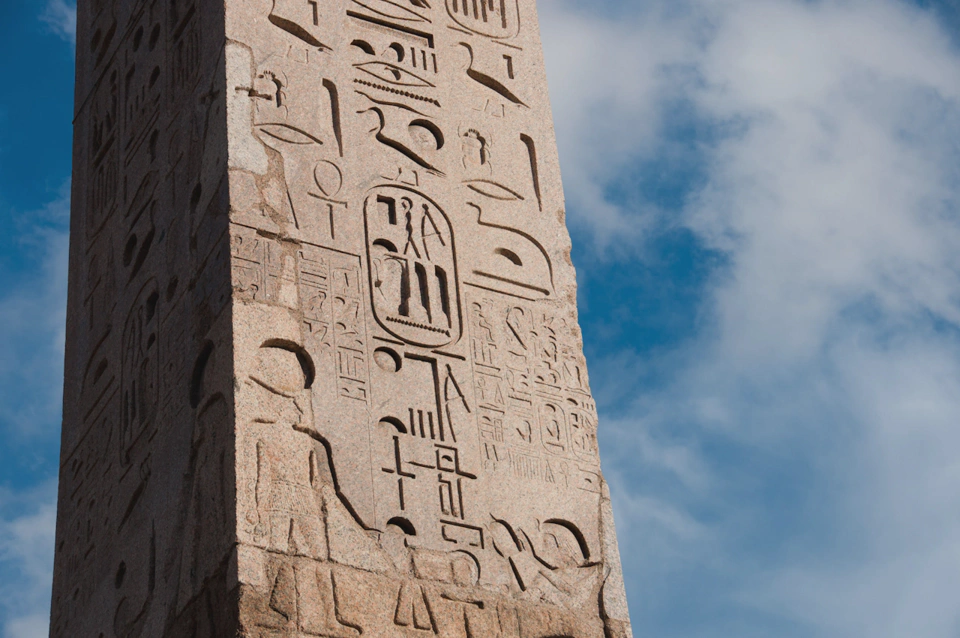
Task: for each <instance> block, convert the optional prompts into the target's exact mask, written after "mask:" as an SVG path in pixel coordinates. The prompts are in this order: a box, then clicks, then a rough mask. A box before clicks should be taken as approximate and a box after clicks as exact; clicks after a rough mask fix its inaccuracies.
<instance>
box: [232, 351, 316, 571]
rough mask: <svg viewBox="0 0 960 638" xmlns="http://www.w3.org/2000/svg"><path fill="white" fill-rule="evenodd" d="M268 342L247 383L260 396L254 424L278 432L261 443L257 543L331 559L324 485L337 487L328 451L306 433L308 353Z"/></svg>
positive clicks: (310, 375)
mask: <svg viewBox="0 0 960 638" xmlns="http://www.w3.org/2000/svg"><path fill="white" fill-rule="evenodd" d="M270 343H271V342H267V344H266V345H264V346H263V347H261V348H260V351H259V352H258V354H257V358H256V364H255V368H254V370H253V371H252V372H251V374H250V375H249V377H248V379H247V380H246V382H245V385H246V386H247V388H248V390H249V391H250V392H251V394H252V395H253V396H254V397H255V399H254V401H253V402H252V403H251V405H254V406H256V409H257V413H256V414H254V415H253V422H254V423H260V424H270V425H273V426H275V427H276V431H275V432H274V433H272V434H271V436H264V437H262V438H261V439H260V440H259V441H258V442H257V448H256V451H257V482H256V495H255V496H256V512H255V513H251V516H250V518H251V519H252V520H250V522H251V523H254V525H255V526H254V538H255V539H257V540H258V541H259V542H260V543H262V544H263V546H264V547H265V548H267V549H269V550H272V551H277V552H281V553H284V554H289V555H298V556H307V557H311V558H316V559H321V560H323V559H326V558H327V546H326V536H325V533H324V525H323V496H322V494H321V483H322V481H323V480H327V481H329V482H332V479H331V478H330V475H329V470H328V466H327V455H326V450H325V448H324V447H323V446H322V445H321V444H320V443H319V442H317V441H315V440H314V439H313V438H311V437H310V435H308V434H306V433H305V430H306V429H307V425H306V424H308V423H310V419H311V416H310V402H309V399H308V398H306V396H305V390H306V389H309V387H310V386H311V385H312V383H313V371H312V368H311V367H310V366H309V365H308V364H307V363H305V361H306V360H307V359H306V357H307V355H306V353H305V352H303V351H302V350H298V349H297V348H296V347H295V346H291V345H287V344H274V345H270Z"/></svg>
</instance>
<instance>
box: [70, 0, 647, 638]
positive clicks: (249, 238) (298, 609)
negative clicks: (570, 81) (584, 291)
mask: <svg viewBox="0 0 960 638" xmlns="http://www.w3.org/2000/svg"><path fill="white" fill-rule="evenodd" d="M78 12H79V18H78V24H79V28H78V58H77V69H78V82H77V87H78V88H77V104H78V108H77V123H76V144H75V148H76V150H75V159H74V164H75V177H74V197H73V205H74V211H73V212H74V214H73V219H72V224H73V225H72V229H71V233H72V235H71V236H72V243H71V273H70V301H69V322H68V323H69V325H68V333H67V366H66V380H65V409H64V429H63V449H62V470H61V484H60V505H59V513H58V530H57V554H56V574H55V579H54V599H53V612H52V624H51V635H53V636H63V637H67V636H105V637H106V636H117V637H132V636H250V637H261V636H262V637H268V636H269V637H278V636H285V637H286V636H296V637H304V636H325V637H332V638H347V637H354V636H361V635H364V636H385V637H386V636H431V635H434V636H444V637H450V638H550V637H565V638H581V637H582V638H593V637H597V638H599V637H601V636H607V637H613V636H616V637H623V636H629V635H630V625H629V617H628V614H627V606H626V599H625V595H624V592H623V578H622V572H621V569H620V562H619V555H618V553H617V543H616V534H615V531H614V528H613V518H612V510H611V508H610V501H609V494H608V491H607V488H606V485H605V483H604V481H603V478H602V475H601V472H600V461H599V457H598V449H597V438H596V431H597V416H596V408H595V404H594V402H593V399H592V398H591V395H590V390H589V385H588V381H587V371H586V365H585V362H584V359H583V355H582V348H581V343H580V334H579V328H578V325H577V318H576V307H575V298H576V296H575V281H574V270H573V266H572V264H571V263H570V259H569V248H570V247H569V238H568V235H567V231H566V228H565V226H564V220H563V197H562V191H561V184H560V174H559V168H558V161H557V155H556V148H555V142H554V133H553V128H552V124H551V119H550V109H549V104H548V101H547V91H546V81H545V77H544V71H543V61H542V56H541V48H540V43H539V35H538V32H537V16H536V6H535V3H534V0H315V1H314V0H226V2H225V3H223V4H222V5H219V4H218V3H206V2H201V1H200V0H153V1H150V0H139V1H134V0H129V1H120V0H88V1H87V2H81V3H80V6H79V9H78Z"/></svg>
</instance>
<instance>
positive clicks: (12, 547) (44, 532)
mask: <svg viewBox="0 0 960 638" xmlns="http://www.w3.org/2000/svg"><path fill="white" fill-rule="evenodd" d="M55 527H56V484H55V483H54V482H50V483H48V484H44V485H42V486H40V487H37V488H33V489H30V490H25V491H23V492H9V491H8V492H5V493H3V494H0V575H2V578H0V600H2V603H0V610H2V612H3V616H4V621H3V636H4V638H46V636H47V633H48V625H49V617H50V587H51V576H52V574H53V543H54V533H55Z"/></svg>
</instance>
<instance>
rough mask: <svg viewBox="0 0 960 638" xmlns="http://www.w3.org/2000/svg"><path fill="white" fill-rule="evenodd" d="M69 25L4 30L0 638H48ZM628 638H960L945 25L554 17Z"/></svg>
mask: <svg viewBox="0 0 960 638" xmlns="http://www.w3.org/2000/svg"><path fill="white" fill-rule="evenodd" d="M72 11H73V5H72V4H70V2H69V0H2V1H0V59H3V60H4V61H5V62H6V68H7V69H8V71H7V73H6V81H5V82H3V83H2V85H0V86H2V88H0V220H2V224H3V228H4V230H5V232H3V233H0V327H2V330H0V437H2V440H3V445H2V446H0V633H2V636H3V637H4V638H38V637H40V636H45V635H46V633H45V632H46V614H47V605H48V600H49V593H48V589H49V584H50V572H51V568H52V564H51V563H52V561H51V556H52V549H53V524H54V512H55V500H54V499H55V482H56V475H57V456H58V434H59V432H58V428H59V414H60V409H59V401H60V385H61V378H62V376H61V375H62V361H61V358H62V345H63V344H62V341H63V321H64V310H63V307H64V300H65V292H66V285H65V282H66V247H67V237H66V228H67V221H68V216H69V201H68V199H67V197H68V196H67V192H68V191H67V187H68V185H69V179H70V143H71V140H70V119H71V113H72V74H73V53H72V49H73V42H72V38H73V12H72ZM540 13H541V23H542V24H541V26H542V31H543V37H544V42H545V49H546V56H547V65H548V73H549V77H550V88H551V96H552V100H553V104H554V111H555V119H556V125H557V134H558V140H559V144H560V152H561V158H562V162H563V169H564V180H565V188H566V195H567V200H568V222H569V224H570V228H571V232H572V234H573V241H574V259H575V262H576V265H577V268H578V276H579V282H580V286H581V288H580V298H579V303H580V310H581V322H582V324H583V330H584V340H585V348H586V350H587V354H588V357H589V361H590V365H591V384H592V387H593V390H594V393H595V394H596V396H597V399H598V403H599V407H600V411H601V431H600V436H601V446H602V448H603V457H604V464H605V472H606V474H607V478H608V480H609V481H610V482H611V484H612V489H613V493H614V499H615V508H616V515H617V522H618V528H619V534H620V539H621V540H620V542H621V552H622V556H623V561H624V568H625V573H626V578H627V590H628V595H629V598H630V603H631V613H632V617H633V622H634V628H635V632H636V634H637V635H638V636H647V635H656V636H658V637H661V638H712V637H717V638H720V637H724V638H725V637H729V636H738V638H752V637H760V636H778V637H782V638H790V637H793V636H803V637H825V638H846V637H850V636H871V638H885V637H890V638H893V637H903V636H911V637H914V636H916V637H924V638H956V636H957V635H960V598H958V596H957V583H958V582H960V577H958V574H960V506H958V503H960V425H958V424H960V214H958V213H960V211H958V206H960V142H958V140H960V38H958V37H957V36H958V33H960V31H958V24H960V21H958V18H960V5H958V4H957V3H956V2H946V1H934V0H928V1H926V2H914V3H910V2H907V1H906V0H816V1H815V0H806V1H805V0H590V2H586V1H585V0H578V1H574V0H541V1H540Z"/></svg>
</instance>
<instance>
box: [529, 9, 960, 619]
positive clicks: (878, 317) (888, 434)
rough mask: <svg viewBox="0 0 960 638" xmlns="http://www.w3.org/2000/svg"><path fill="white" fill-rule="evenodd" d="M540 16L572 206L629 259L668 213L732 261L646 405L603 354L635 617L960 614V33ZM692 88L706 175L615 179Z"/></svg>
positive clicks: (904, 26) (902, 26)
mask: <svg viewBox="0 0 960 638" xmlns="http://www.w3.org/2000/svg"><path fill="white" fill-rule="evenodd" d="M678 6H681V7H682V8H683V9H685V10H678V9H677V7H678ZM541 14H542V15H543V32H544V38H545V41H546V43H547V55H548V64H549V68H550V70H551V77H550V79H551V89H552V91H553V96H554V103H555V105H556V111H557V119H558V126H557V128H558V135H559V137H560V148H561V152H562V153H563V154H564V161H565V166H564V169H565V175H564V176H565V180H566V186H567V191H568V198H569V201H570V204H571V208H572V210H571V215H570V216H571V218H573V219H574V220H575V223H577V224H578V225H579V228H581V229H589V230H590V232H592V233H593V236H594V238H595V240H596V242H597V246H598V247H599V248H601V249H603V250H605V251H607V253H608V254H610V253H612V254H614V255H617V258H618V259H629V258H630V257H629V255H630V253H629V251H630V250H636V246H641V247H644V248H646V249H652V250H655V249H656V244H655V243H654V244H653V245H652V247H651V245H650V244H649V243H645V241H646V240H647V235H645V233H644V231H645V230H647V229H651V228H657V227H662V226H663V225H666V224H680V225H683V226H685V227H686V228H688V229H690V230H691V231H693V232H694V233H695V235H696V237H697V238H698V240H699V242H700V243H701V245H703V246H705V247H706V248H709V249H711V250H713V251H716V252H719V253H721V254H722V255H723V256H724V258H725V266H723V267H721V268H719V269H718V270H717V271H716V272H715V273H714V277H713V278H712V279H711V280H710V282H709V283H708V285H707V287H706V289H705V290H704V297H705V306H704V307H705V310H704V311H703V316H702V318H701V321H700V322H699V324H698V330H699V332H698V333H697V334H696V335H694V337H693V339H692V341H690V342H685V345H683V346H680V347H678V348H677V349H675V350H674V351H671V352H667V353H654V354H652V355H650V356H651V360H649V361H644V362H642V365H644V366H646V367H648V368H652V369H656V370H664V371H665V378H666V379H669V380H665V381H664V382H663V383H662V384H661V385H659V386H656V387H646V386H644V388H642V390H643V392H644V393H643V394H642V395H641V396H640V397H639V398H636V399H629V403H627V401H628V397H629V396H630V394H629V392H630V390H629V389H623V388H622V386H623V380H622V378H623V376H624V368H623V366H622V365H621V364H620V362H621V361H622V360H623V355H619V356H618V357H616V362H617V363H613V364H610V365H605V364H604V362H602V361H601V362H599V363H600V365H594V368H593V369H594V371H595V375H594V379H593V382H594V385H595V386H598V387H602V386H603V385H604V384H605V375H604V374H602V373H601V374H596V371H602V370H605V369H608V368H609V369H610V370H612V371H613V372H611V376H613V377H615V378H612V379H611V383H613V384H616V385H619V386H620V387H621V390H620V391H619V396H621V397H622V398H623V399H622V400H623V401H624V403H625V404H621V405H617V406H614V405H609V406H608V408H609V409H610V410H614V408H617V409H616V412H618V413H621V414H620V416H618V417H617V418H615V419H614V418H610V419H607V420H606V422H605V424H604V425H602V427H604V428H605V429H604V433H603V435H602V436H604V437H606V438H607V439H608V440H609V441H610V442H612V444H611V445H610V446H609V447H608V448H607V449H608V450H609V451H611V452H612V453H611V455H610V456H609V457H608V458H607V468H608V473H609V474H610V476H611V478H612V479H613V480H614V489H615V492H614V494H615V498H616V494H617V488H619V493H620V497H619V499H620V500H619V502H618V505H619V506H620V507H619V509H618V513H619V515H620V516H621V519H620V521H619V522H620V527H621V530H622V534H621V535H622V541H621V542H622V544H623V546H624V547H623V548H622V553H623V556H624V560H625V562H626V563H627V565H626V567H627V578H628V593H632V599H631V601H632V602H633V612H634V621H635V623H636V627H635V629H636V631H637V634H638V635H644V634H646V633H650V634H667V635H684V636H687V635H689V636H727V635H731V634H736V635H740V636H752V635H757V636H761V635H781V636H789V635H803V636H809V635H816V636H827V637H838V638H839V637H846V636H861V635H870V636H873V637H875V638H884V637H890V638H893V637H899V636H905V635H911V636H924V637H925V638H948V637H949V638H953V637H954V636H956V635H958V632H960V602H958V599H957V596H956V592H955V589H956V586H955V585H956V582H957V573H960V509H958V508H957V507H956V506H955V504H956V503H957V502H960V429H958V428H957V425H956V424H957V423H960V171H958V168H957V167H958V166H960V148H958V147H957V145H956V140H957V139H960V52H958V51H957V50H956V48H955V47H954V45H952V44H951V42H950V40H949V38H948V36H947V34H946V33H945V31H944V29H943V28H942V27H941V26H940V25H938V24H937V22H936V21H935V19H934V18H933V17H932V15H931V14H929V13H925V12H923V11H920V10H918V9H916V8H914V7H911V6H909V5H907V4H906V3H904V2H899V1H894V0H821V1H817V2H806V1H801V0H712V1H711V0H694V1H690V2H683V3H676V2H674V3H668V2H666V0H664V1H662V2H649V3H645V8H642V9H641V8H636V9H635V10H634V11H633V12H632V13H629V12H627V15H620V16H618V17H617V19H616V20H611V19H607V18H603V17H600V16H598V15H596V13H594V14H591V15H587V13H586V11H585V10H583V9H576V8H574V5H573V4H572V3H568V2H557V3H553V4H549V5H546V4H545V5H543V6H542V8H541ZM610 58H612V59H614V60H615V63H614V65H613V67H612V68H608V67H605V65H604V60H607V59H610ZM620 59H626V60H629V63H628V64H623V63H621V62H619V60H620ZM680 103H682V104H686V105H688V106H689V108H690V111H691V114H692V118H693V119H695V120H696V122H697V124H698V126H699V127H700V129H698V130H707V131H709V133H710V135H709V136H705V137H703V138H702V140H703V143H702V145H701V147H700V153H699V154H698V156H697V157H696V160H697V161H699V162H700V163H701V166H702V167H703V171H704V183H703V185H702V186H700V187H698V188H696V189H695V190H694V191H693V192H692V193H691V194H690V196H689V197H688V198H687V200H686V204H685V205H683V206H682V208H681V209H679V210H674V211H663V210H658V208H657V206H656V205H655V204H653V203H649V202H644V201H643V200H642V198H641V197H640V196H639V195H637V197H638V201H639V203H637V202H630V204H629V205H624V204H623V203H622V201H618V200H617V199H615V198H610V197H604V194H605V193H607V192H608V189H609V188H610V187H611V185H613V184H615V183H617V180H618V179H621V178H622V177H623V175H625V174H629V172H630V171H631V170H633V169H634V167H635V166H636V163H637V162H638V161H639V160H643V161H650V160H651V159H655V158H658V157H663V156H664V154H667V153H669V151H670V147H671V145H672V144H676V143H677V139H676V137H675V134H674V133H673V132H672V129H671V126H672V124H673V123H674V122H675V116H674V114H673V113H674V111H673V110H672V109H674V108H675V107H676V105H677V104H680ZM611 149H612V150H611ZM598 201H602V204H600V205H599V206H598V204H597V202H598ZM670 216H673V217H672V218H671V217H670ZM621 229H628V230H629V229H634V231H635V232H633V233H624V232H622V230H621ZM617 235H620V237H618V236H617ZM624 240H626V241H625V243H626V244H627V245H626V246H624V245H618V242H622V241H624ZM611 248H613V249H617V250H610V249H611ZM625 255H626V256H625ZM639 257H641V258H642V257H643V254H642V253H641V254H640V255H639ZM633 391H637V388H633ZM631 588H632V590H631ZM691 592H695V595H693V594H692V593H691ZM690 607H694V608H695V611H690V609H689V608H690ZM680 609H683V610H684V611H683V612H679V611H677V610H680Z"/></svg>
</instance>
